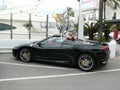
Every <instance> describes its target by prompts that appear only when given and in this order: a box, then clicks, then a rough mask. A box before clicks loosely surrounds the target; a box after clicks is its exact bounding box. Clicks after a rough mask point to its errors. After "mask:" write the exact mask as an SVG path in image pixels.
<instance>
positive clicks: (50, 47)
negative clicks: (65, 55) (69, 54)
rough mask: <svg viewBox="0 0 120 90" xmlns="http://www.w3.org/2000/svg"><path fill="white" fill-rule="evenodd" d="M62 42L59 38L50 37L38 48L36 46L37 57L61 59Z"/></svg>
mask: <svg viewBox="0 0 120 90" xmlns="http://www.w3.org/2000/svg"><path fill="white" fill-rule="evenodd" d="M61 50H62V44H61V41H59V38H53V39H49V40H46V41H43V42H40V44H39V45H38V47H37V48H34V52H35V54H34V56H35V58H36V59H46V60H61V57H62V54H61Z"/></svg>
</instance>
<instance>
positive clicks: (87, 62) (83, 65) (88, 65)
mask: <svg viewBox="0 0 120 90" xmlns="http://www.w3.org/2000/svg"><path fill="white" fill-rule="evenodd" d="M77 64H78V67H79V69H81V70H82V71H86V72H88V71H92V70H94V69H95V66H96V63H95V60H94V58H93V57H92V56H91V55H90V54H82V55H80V56H79V58H78V61H77Z"/></svg>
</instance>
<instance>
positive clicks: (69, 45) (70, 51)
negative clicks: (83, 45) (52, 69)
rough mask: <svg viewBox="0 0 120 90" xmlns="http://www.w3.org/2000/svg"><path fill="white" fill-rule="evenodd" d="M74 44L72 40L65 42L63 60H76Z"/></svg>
mask: <svg viewBox="0 0 120 90" xmlns="http://www.w3.org/2000/svg"><path fill="white" fill-rule="evenodd" d="M73 46H74V44H73V41H71V40H65V41H64V42H63V43H62V58H63V60H65V61H68V62H70V61H72V60H73V59H74V55H75V52H74V48H73Z"/></svg>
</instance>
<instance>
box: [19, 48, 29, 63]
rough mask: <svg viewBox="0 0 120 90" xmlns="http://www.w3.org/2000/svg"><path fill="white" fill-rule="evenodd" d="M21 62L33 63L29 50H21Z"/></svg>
mask: <svg viewBox="0 0 120 90" xmlns="http://www.w3.org/2000/svg"><path fill="white" fill-rule="evenodd" d="M19 57H20V60H21V61H23V62H30V61H31V52H30V50H29V49H27V48H23V49H21V50H20V53H19Z"/></svg>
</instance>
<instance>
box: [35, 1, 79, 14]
mask: <svg viewBox="0 0 120 90" xmlns="http://www.w3.org/2000/svg"><path fill="white" fill-rule="evenodd" d="M66 7H72V8H73V9H78V8H79V2H78V1H77V0H41V1H40V5H39V8H38V10H37V11H38V12H40V13H41V12H42V13H49V14H50V13H51V14H52V13H54V12H56V13H61V12H63V11H65V10H66Z"/></svg>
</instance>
